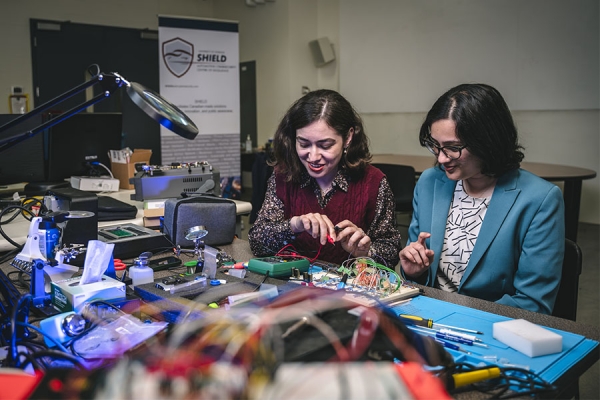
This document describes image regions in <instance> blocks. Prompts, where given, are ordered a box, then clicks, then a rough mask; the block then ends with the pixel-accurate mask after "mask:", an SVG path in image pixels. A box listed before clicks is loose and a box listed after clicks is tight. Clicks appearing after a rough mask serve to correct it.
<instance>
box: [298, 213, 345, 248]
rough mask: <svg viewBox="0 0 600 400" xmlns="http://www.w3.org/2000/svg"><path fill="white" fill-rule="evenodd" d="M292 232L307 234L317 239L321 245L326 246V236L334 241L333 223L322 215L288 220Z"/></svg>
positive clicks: (306, 215)
mask: <svg viewBox="0 0 600 400" xmlns="http://www.w3.org/2000/svg"><path fill="white" fill-rule="evenodd" d="M290 227H291V228H292V232H294V233H300V232H308V234H309V235H311V236H312V237H313V238H315V239H316V238H319V242H320V243H321V245H323V246H325V244H327V240H328V239H327V235H329V237H331V238H332V240H335V229H334V225H333V222H331V220H330V219H329V218H328V217H327V215H323V214H316V213H315V214H313V213H310V214H304V215H300V216H295V217H292V218H291V219H290Z"/></svg>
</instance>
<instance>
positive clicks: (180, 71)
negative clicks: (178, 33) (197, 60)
mask: <svg viewBox="0 0 600 400" xmlns="http://www.w3.org/2000/svg"><path fill="white" fill-rule="evenodd" d="M162 57H163V60H164V62H165V65H166V66H167V69H168V70H169V71H170V72H171V73H172V74H173V75H175V76H176V77H178V78H181V77H182V76H183V75H185V74H186V73H187V72H188V71H189V70H190V67H191V66H192V61H193V60H194V45H193V44H191V43H189V42H186V41H185V40H183V39H181V38H178V37H177V38H174V39H171V40H167V41H166V42H164V43H163V45H162Z"/></svg>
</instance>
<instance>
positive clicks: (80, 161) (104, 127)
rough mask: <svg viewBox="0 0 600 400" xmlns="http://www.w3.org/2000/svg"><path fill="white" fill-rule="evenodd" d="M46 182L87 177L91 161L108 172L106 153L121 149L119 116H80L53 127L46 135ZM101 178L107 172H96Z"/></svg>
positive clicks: (83, 114) (90, 114)
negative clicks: (72, 177)
mask: <svg viewBox="0 0 600 400" xmlns="http://www.w3.org/2000/svg"><path fill="white" fill-rule="evenodd" d="M47 146H48V174H47V176H46V180H48V181H61V180H64V179H69V178H70V177H71V176H89V175H90V167H89V165H88V163H89V162H90V161H98V162H100V163H102V164H103V165H105V166H106V167H107V168H110V159H109V156H108V152H109V150H119V149H121V148H122V116H121V113H79V114H75V115H73V116H71V117H69V118H68V119H66V120H64V121H62V122H60V123H58V124H56V125H54V126H53V127H52V129H51V130H50V132H49V133H48V145H47ZM98 171H99V172H100V175H107V174H108V171H106V170H104V171H103V169H101V170H98Z"/></svg>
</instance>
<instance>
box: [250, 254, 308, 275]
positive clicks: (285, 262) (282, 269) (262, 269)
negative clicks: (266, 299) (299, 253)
mask: <svg viewBox="0 0 600 400" xmlns="http://www.w3.org/2000/svg"><path fill="white" fill-rule="evenodd" d="M309 267H310V262H309V261H308V260H307V259H306V258H286V257H279V256H272V257H265V258H252V259H251V260H250V261H249V262H248V271H252V272H254V273H257V274H261V275H266V274H267V273H269V276H270V277H273V278H288V277H290V276H292V273H293V272H292V270H293V269H294V268H296V269H298V270H299V271H300V272H308V268H309Z"/></svg>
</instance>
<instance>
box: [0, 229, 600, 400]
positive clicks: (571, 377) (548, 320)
mask: <svg viewBox="0 0 600 400" xmlns="http://www.w3.org/2000/svg"><path fill="white" fill-rule="evenodd" d="M220 249H221V250H223V251H225V252H227V253H228V254H229V255H230V256H232V257H233V258H234V259H236V260H238V261H243V260H248V259H250V258H252V257H253V255H252V253H251V252H250V247H249V245H248V242H247V241H245V240H241V239H235V240H234V242H233V243H232V244H229V245H225V246H220ZM184 260H185V258H184ZM0 268H1V269H2V270H3V271H4V272H5V273H7V272H8V271H13V270H14V269H13V268H12V267H10V265H8V263H4V264H0ZM172 274H173V273H172V272H168V271H160V272H157V273H156V274H155V278H158V277H163V276H168V275H172ZM273 280H274V279H272V278H269V279H268V280H267V283H269V282H270V281H273ZM271 283H272V282H271ZM422 289H423V290H424V295H425V296H428V297H431V298H435V299H439V300H443V301H447V302H450V303H454V304H458V305H461V306H466V307H470V308H474V309H477V310H481V311H485V312H490V313H493V314H498V315H502V316H506V317H509V318H514V319H517V318H523V319H526V320H528V321H530V322H532V323H535V324H538V325H543V326H547V327H551V328H555V329H560V330H563V331H567V332H572V333H575V334H578V335H582V336H585V337H586V338H589V339H592V340H595V341H600V329H599V328H598V327H594V326H590V325H586V324H582V323H577V322H574V321H570V320H566V319H561V318H556V317H552V316H549V315H544V314H538V313H534V312H531V311H526V310H521V309H518V308H514V307H508V306H504V305H500V304H496V303H493V302H489V301H486V300H481V299H477V298H472V297H468V296H463V295H459V294H456V293H448V292H443V291H441V290H438V289H434V288H430V287H422ZM599 358H600V349H599V347H598V346H597V347H595V349H594V350H593V351H591V352H590V353H588V354H587V355H586V356H585V357H583V358H582V359H580V360H578V362H577V363H575V364H574V365H573V366H571V367H570V368H569V369H568V370H567V371H566V372H565V373H564V374H563V375H562V376H561V377H560V378H559V379H558V380H557V381H556V382H554V383H555V385H557V386H558V387H559V389H560V390H566V389H568V388H569V387H570V385H571V384H573V383H574V382H576V380H577V378H578V377H580V376H581V375H582V374H583V373H584V372H585V371H587V370H588V369H589V368H590V367H591V366H592V365H594V364H595V363H596V362H598V360H599ZM455 397H456V398H460V399H482V398H486V397H487V396H485V395H483V394H482V393H479V392H465V393H459V394H458V395H457V396H455Z"/></svg>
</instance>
